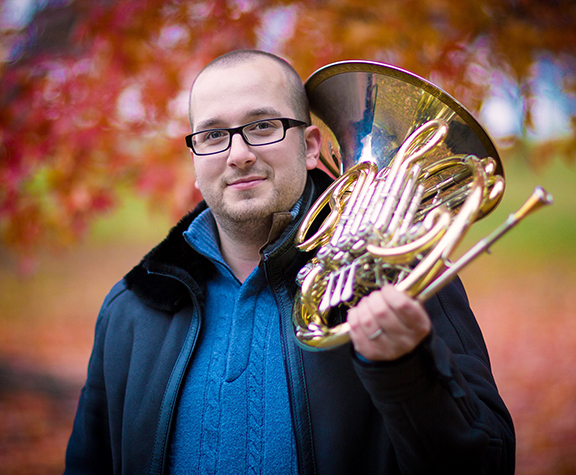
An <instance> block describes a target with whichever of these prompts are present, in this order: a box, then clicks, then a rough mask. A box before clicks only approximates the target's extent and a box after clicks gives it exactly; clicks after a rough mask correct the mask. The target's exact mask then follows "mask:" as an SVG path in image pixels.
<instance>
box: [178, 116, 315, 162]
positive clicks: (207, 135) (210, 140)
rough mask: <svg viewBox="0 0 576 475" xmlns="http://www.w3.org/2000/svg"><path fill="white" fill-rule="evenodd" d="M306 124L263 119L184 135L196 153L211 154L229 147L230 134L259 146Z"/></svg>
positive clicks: (284, 119) (285, 120) (273, 141)
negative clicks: (237, 135)
mask: <svg viewBox="0 0 576 475" xmlns="http://www.w3.org/2000/svg"><path fill="white" fill-rule="evenodd" d="M302 126H306V127H307V126H308V124H307V123H306V122H302V121H301V120H296V119H286V118H281V119H263V120H256V121H254V122H250V123H248V124H245V125H241V126H240V127H233V128H230V129H208V130H202V131H200V132H196V133H194V134H190V135H187V136H186V145H187V146H188V147H189V148H191V149H192V151H193V152H194V153H195V154H196V155H212V154H214V153H220V152H224V151H225V150H228V149H229V148H230V144H231V143H232V136H234V135H235V134H240V135H241V136H242V138H243V139H244V142H246V143H247V144H248V145H253V146H260V145H270V144H272V143H276V142H281V141H282V140H284V138H285V137H286V131H287V130H288V129H290V128H292V127H302Z"/></svg>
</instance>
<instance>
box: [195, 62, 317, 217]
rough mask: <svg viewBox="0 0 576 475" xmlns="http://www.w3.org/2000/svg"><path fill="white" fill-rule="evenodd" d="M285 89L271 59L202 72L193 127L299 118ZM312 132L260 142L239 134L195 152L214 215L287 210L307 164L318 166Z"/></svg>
mask: <svg viewBox="0 0 576 475" xmlns="http://www.w3.org/2000/svg"><path fill="white" fill-rule="evenodd" d="M288 91H289V88H288V82H287V80H286V79H285V77H284V73H283V71H282V70H281V69H280V67H279V66H278V65H276V64H275V63H274V62H273V61H271V60H267V59H262V58H258V59H255V60H250V61H245V62H242V63H240V64H237V65H233V66H222V67H221V66H217V67H214V68H212V69H209V70H207V71H204V72H203V73H202V74H201V75H200V76H199V77H198V79H197V80H196V83H195V85H194V88H193V91H192V96H191V103H190V107H191V112H192V118H193V132H198V131H201V130H205V129H212V128H216V127H223V128H229V127H238V126H241V125H244V124H246V123H248V122H252V121H255V120H259V119H271V118H278V117H288V118H295V117H294V112H293V111H292V108H291V106H290V105H289V99H288V98H289V92H288ZM311 129H313V128H311ZM310 133H311V132H310V130H309V129H306V130H305V131H304V132H303V131H302V128H291V129H288V130H287V131H286V138H285V139H284V140H282V141H281V142H277V143H274V144H270V145H263V146H256V147H254V146H250V145H248V144H246V142H244V140H243V139H242V137H241V136H240V135H239V134H236V135H234V136H233V137H232V143H231V146H230V148H229V149H228V150H226V151H225V152H222V153H218V154H214V155H207V156H196V155H193V158H194V168H195V172H196V180H197V186H198V188H199V189H200V192H201V193H202V196H203V197H204V199H205V200H206V202H207V203H208V206H209V207H210V209H211V210H212V213H213V214H214V216H215V217H216V220H217V221H219V222H220V223H223V222H224V221H226V222H228V223H247V222H248V223H249V222H256V221H258V220H263V219H266V218H268V217H270V216H271V215H272V214H273V213H275V212H278V211H288V210H290V209H291V207H292V206H293V205H294V203H296V201H297V200H298V198H299V197H300V195H301V194H302V192H303V190H304V185H305V182H306V170H307V169H312V168H314V167H315V166H316V164H317V159H318V151H317V149H318V148H319V135H318V139H317V141H318V144H317V145H316V144H315V139H314V138H312V139H310V138H309V137H308V136H309V135H310ZM303 135H304V136H303ZM312 135H314V136H315V135H316V134H315V131H314V132H312Z"/></svg>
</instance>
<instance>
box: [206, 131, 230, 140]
mask: <svg viewBox="0 0 576 475" xmlns="http://www.w3.org/2000/svg"><path fill="white" fill-rule="evenodd" d="M225 137H226V132H225V131H224V130H211V131H209V132H206V133H205V134H200V141H201V142H217V141H219V140H222V139H224V138H225Z"/></svg>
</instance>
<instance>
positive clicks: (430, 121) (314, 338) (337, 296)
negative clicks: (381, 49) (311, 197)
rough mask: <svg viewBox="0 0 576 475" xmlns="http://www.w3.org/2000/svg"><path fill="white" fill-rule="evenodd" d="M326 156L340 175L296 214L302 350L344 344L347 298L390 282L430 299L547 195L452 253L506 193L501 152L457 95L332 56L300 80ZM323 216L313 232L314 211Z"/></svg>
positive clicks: (394, 71) (352, 300)
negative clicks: (301, 255)
mask: <svg viewBox="0 0 576 475" xmlns="http://www.w3.org/2000/svg"><path fill="white" fill-rule="evenodd" d="M306 91H307V94H308V97H309V100H310V106H311V111H312V113H313V122H314V123H315V124H316V125H318V126H319V127H320V129H321V130H322V132H323V144H322V157H321V158H322V161H323V162H324V164H325V166H326V167H327V168H328V169H329V170H331V171H332V173H333V174H334V175H335V176H336V175H340V176H339V178H338V179H337V180H336V181H335V182H334V183H333V184H332V185H331V186H330V187H329V188H328V189H327V190H326V191H325V192H324V193H323V194H322V196H320V198H319V199H318V200H317V202H316V203H315V204H314V205H313V206H312V208H311V209H310V211H309V212H308V214H307V215H306V216H305V218H304V221H303V222H302V224H301V226H300V228H299V230H298V234H297V236H296V245H297V246H298V248H299V249H301V250H303V251H311V250H314V249H317V252H316V256H315V257H314V258H313V259H312V260H311V261H310V262H308V264H306V266H304V268H302V269H301V271H300V273H299V274H298V277H297V281H298V283H299V285H300V287H301V288H300V292H299V294H298V296H297V298H296V301H295V305H294V312H293V324H294V328H295V332H296V337H297V340H298V342H299V343H300V345H301V346H302V347H303V348H305V349H309V350H324V349H331V348H335V347H338V346H340V345H342V344H344V343H346V342H348V341H349V338H350V337H349V327H348V324H347V323H346V322H338V321H332V320H334V318H335V317H334V314H338V313H339V312H334V309H336V308H338V307H341V306H345V307H353V306H354V305H356V303H357V302H358V301H359V300H360V299H361V298H362V297H363V296H365V295H367V294H368V293H369V292H370V291H372V290H373V289H378V288H381V287H382V286H383V285H385V284H387V283H389V284H393V285H395V286H396V287H397V288H398V289H399V290H401V291H404V292H405V293H407V294H408V295H410V296H412V297H415V298H417V299H418V300H420V301H424V300H426V299H427V298H428V297H430V296H431V295H433V294H434V293H435V292H437V291H438V290H440V289H441V288H442V287H443V286H444V285H446V284H447V283H448V282H449V281H450V280H451V279H452V278H454V277H455V276H456V273H457V272H458V271H460V270H461V269H462V268H463V267H464V266H465V265H467V264H468V263H469V262H471V261H472V260H474V259H475V258H476V257H477V256H478V255H480V254H481V253H483V252H485V251H486V250H487V249H488V248H489V247H490V245H491V244H492V243H493V242H495V241H496V240H497V239H499V238H500V237H501V236H502V235H503V234H505V233H506V232H507V231H508V230H509V229H511V228H512V227H513V226H515V225H516V224H517V223H518V222H519V221H520V220H521V219H523V218H524V217H525V216H527V215H528V214H529V213H531V212H532V211H534V210H535V209H537V208H539V207H540V206H542V205H545V204H549V203H551V201H552V197H551V196H550V195H549V194H548V193H546V192H545V191H544V190H543V189H541V188H537V189H536V190H535V192H534V194H533V195H532V196H531V197H530V198H529V200H528V201H527V202H526V204H525V205H524V206H523V207H522V208H521V209H520V210H519V211H518V212H516V213H514V214H512V215H510V217H509V218H508V220H507V221H506V222H505V223H503V224H502V225H501V226H500V227H499V228H498V229H497V230H496V231H494V232H493V233H492V234H491V235H490V236H488V237H487V238H485V239H483V240H481V241H480V242H479V243H478V244H476V245H475V246H474V247H472V248H471V249H470V250H469V251H468V252H467V253H466V254H464V255H463V256H462V257H461V258H460V259H459V260H458V261H456V262H454V263H452V262H450V256H451V254H452V253H453V251H454V250H455V248H456V247H457V245H458V243H459V242H460V241H461V240H462V238H463V237H464V235H465V233H466V231H467V230H468V228H469V227H470V226H471V225H472V224H473V223H474V222H475V221H477V220H478V219H480V218H482V217H484V216H486V215H487V214H488V213H490V212H491V211H492V210H493V209H494V208H495V207H496V206H497V205H498V203H499V202H500V200H501V198H502V194H503V192H504V183H505V181H504V172H503V169H502V163H501V161H500V157H499V156H498V153H497V151H496V148H495V147H494V144H493V143H492V141H491V139H490V138H489V137H488V135H487V134H486V132H485V131H484V129H483V128H482V127H481V126H480V125H479V124H478V122H477V121H476V120H475V119H474V118H473V117H472V115H471V114H470V113H469V112H468V111H467V110H466V109H465V108H464V107H463V106H462V105H461V104H459V103H458V102H457V101H456V100H455V99H453V98H452V97H450V96H449V95H448V94H446V93H445V92H443V91H442V90H441V89H439V88H438V87H437V86H435V85H433V84H431V83H430V82H428V81H425V80H424V79H422V78H420V77H418V76H415V75H413V74H411V73H409V72H407V71H403V70H401V69H398V68H394V67H392V66H389V65H384V64H380V63H375V62H366V61H346V62H340V63H334V64H332V65H328V66H326V67H324V68H322V69H320V70H318V71H317V72H316V73H314V74H313V75H312V76H311V77H310V78H309V79H308V81H307V82H306ZM326 205H329V208H330V211H329V214H328V216H327V217H326V218H325V219H324V221H323V222H322V223H321V224H320V226H319V228H318V230H317V231H316V232H315V233H314V234H312V235H311V236H309V235H308V234H309V231H310V228H311V226H312V224H313V223H314V221H315V220H316V219H317V218H318V216H319V214H320V213H321V212H322V210H323V209H324V208H325V207H326Z"/></svg>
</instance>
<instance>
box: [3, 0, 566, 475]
mask: <svg viewBox="0 0 576 475" xmlns="http://www.w3.org/2000/svg"><path fill="white" fill-rule="evenodd" d="M239 48H260V49H264V50H266V51H270V52H274V53H277V54H280V55H281V56H283V57H285V58H286V59H288V60H289V61H290V62H291V63H292V64H293V65H294V66H295V68H296V69H297V70H298V72H299V73H300V75H301V76H302V78H303V79H306V78H307V77H308V76H309V75H310V74H311V73H312V72H314V71H315V70H316V69H317V68H319V67H321V66H324V65H325V64H327V63H330V62H333V61H338V60H344V59H369V60H376V61H383V62H387V63H390V64H393V65H395V66H398V67H401V68H404V69H408V70H410V71H413V72H414V73H416V74H418V75H420V76H423V77H425V78H427V79H429V80H431V81H432V82H434V83H436V84H438V85H439V86H440V87H442V88H443V89H444V90H446V91H447V92H448V93H450V94H451V95H452V96H454V97H455V98H456V99H458V100H459V101H460V102H461V103H463V104H464V105H465V106H466V107H467V108H468V109H469V110H470V111H472V112H473V114H474V115H475V116H476V117H477V118H478V119H479V120H480V122H481V123H482V124H483V125H485V126H486V128H487V130H488V132H489V133H490V134H491V135H492V136H493V138H494V139H495V141H496V143H497V146H498V148H499V151H500V153H501V156H502V158H503V162H504V167H505V171H506V177H507V191H506V193H505V196H504V199H503V201H502V203H501V205H500V206H499V207H498V209H497V210H496V211H495V212H494V213H493V214H492V215H490V216H489V217H488V218H486V219H485V220H483V221H482V222H480V223H478V224H477V225H475V226H474V227H473V228H472V231H471V232H470V235H469V236H468V237H467V239H466V242H465V243H464V244H463V245H462V248H464V249H466V248H467V247H468V246H469V245H471V244H472V243H473V242H475V241H476V240H477V239H479V238H480V237H482V236H484V235H486V234H488V232H490V231H491V230H492V229H494V228H495V227H496V226H497V225H498V224H499V223H500V222H501V221H502V220H504V219H505V218H506V216H507V214H508V213H510V212H512V211H515V210H516V209H517V208H518V207H519V206H520V204H521V203H522V202H523V201H524V200H525V199H526V198H527V196H528V195H529V194H530V192H531V190H532V189H533V188H534V186H535V185H536V184H541V185H543V186H545V188H546V189H547V190H548V191H550V192H551V193H552V194H553V195H554V197H555V204H554V205H553V206H552V207H550V208H547V209H545V210H543V211H539V212H538V213H537V214H535V215H534V216H531V217H530V218H528V219H527V220H525V222H523V223H522V224H520V225H519V227H518V229H516V230H514V231H512V232H511V233H510V235H509V236H507V237H505V238H504V239H503V240H501V241H500V242H498V243H497V244H496V245H495V246H494V249H493V252H492V255H491V256H483V257H482V258H480V259H479V261H478V262H477V263H475V264H473V265H472V266H471V267H470V268H469V269H466V270H465V271H464V272H463V273H462V277H463V280H464V282H465V285H466V286H467V288H468V291H469V295H470V300H471V303H472V307H473V309H474V310H475V313H476V315H477V317H478V320H479V322H480V325H481V327H482V329H483V331H484V334H485V337H486V340H487V343H488V347H489V349H490V352H491V356H492V363H493V370H494V373H495V376H496V379H497V382H498V383H499V387H500V390H501V392H502V394H503V397H504V399H505V400H506V402H507V403H508V405H509V407H510V410H511V412H512V414H513V417H514V419H515V423H516V429H517V433H518V471H517V473H519V474H549V473H555V474H570V473H576V454H575V453H574V449H573V447H574V446H575V445H576V370H574V369H573V366H574V365H573V362H574V360H575V358H576V324H575V323H574V321H573V317H574V314H575V310H576V297H575V296H574V292H573V290H572V289H573V288H574V284H575V283H576V270H575V269H576V268H575V266H574V264H575V260H576V254H575V252H574V251H575V246H574V243H575V242H576V216H575V211H574V210H575V206H574V204H575V200H574V188H575V185H576V173H575V170H574V159H575V157H576V3H574V2H573V1H571V0H548V1H545V2H543V1H540V0H484V1H481V0H460V1H459V2H450V1H449V0H387V1H384V0H308V1H282V0H277V1H271V0H212V1H210V0H206V1H191V0H188V1H184V0H166V1H162V2H161V1H157V0H115V1H112V0H90V1H89V0H1V1H0V474H12V473H14V474H26V473H31V474H32V473H33V474H43V473H46V474H49V473H50V474H51V473H60V472H61V471H62V468H63V457H64V450H65V445H66V441H67V438H68V436H69V433H70V430H71V424H72V418H73V415H74V411H75V406H76V402H77V398H78V394H79V389H80V387H81V385H82V383H83V379H84V378H85V370H86V364H87V361H88V357H89V352H90V348H91V344H92V334H93V326H94V322H95V319H96V314H97V311H98V308H99V305H100V303H101V301H102V299H103V297H104V295H105V294H106V292H107V290H108V289H109V288H110V287H111V285H112V284H113V283H114V282H115V281H116V280H118V279H119V278H120V277H121V276H122V275H123V274H124V273H126V272H127V271H128V270H129V269H130V268H131V267H132V266H133V265H134V264H135V263H137V262H138V260H139V259H140V258H141V256H142V255H143V254H144V253H145V252H146V251H147V250H148V249H149V248H150V247H151V246H153V245H154V244H155V243H156V242H157V241H158V240H159V239H161V238H162V237H163V236H164V235H165V233H166V232H167V230H168V228H169V227H170V226H171V225H172V223H173V222H175V220H176V219H178V217H180V216H181V215H182V214H183V213H184V212H186V210H188V209H189V208H190V207H191V206H192V205H193V204H194V203H195V202H196V201H197V200H198V199H199V198H200V197H199V196H198V195H197V194H196V192H195V189H194V187H193V183H194V172H193V169H192V166H191V163H190V158H189V152H188V150H187V149H186V148H185V146H184V140H183V136H184V135H185V134H186V133H188V123H187V96H188V90H189V87H190V84H191V83H192V81H193V79H194V77H195V75H196V74H197V73H198V71H199V70H200V69H201V68H202V67H203V66H204V65H205V64H206V63H207V62H208V61H209V60H211V59H212V58H214V57H216V56H218V55H219V54H221V53H224V52H227V51H230V50H233V49H239Z"/></svg>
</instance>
